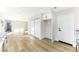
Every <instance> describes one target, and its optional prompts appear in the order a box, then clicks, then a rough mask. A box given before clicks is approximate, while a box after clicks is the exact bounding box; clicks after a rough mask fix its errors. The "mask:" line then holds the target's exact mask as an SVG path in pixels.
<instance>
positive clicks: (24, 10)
mask: <svg viewBox="0 0 79 59" xmlns="http://www.w3.org/2000/svg"><path fill="white" fill-rule="evenodd" d="M64 9H67V7H58V8H56V9H55V8H52V7H0V15H1V16H3V17H4V18H5V19H8V20H24V21H27V19H28V17H31V16H34V15H35V14H38V13H42V12H49V11H50V10H52V11H55V12H57V11H60V10H64Z"/></svg>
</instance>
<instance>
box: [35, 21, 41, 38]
mask: <svg viewBox="0 0 79 59" xmlns="http://www.w3.org/2000/svg"><path fill="white" fill-rule="evenodd" d="M34 31H35V33H34V35H35V36H36V37H37V38H39V39H41V21H40V19H37V20H35V30H34Z"/></svg>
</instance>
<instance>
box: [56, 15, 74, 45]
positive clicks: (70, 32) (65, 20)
mask: <svg viewBox="0 0 79 59" xmlns="http://www.w3.org/2000/svg"><path fill="white" fill-rule="evenodd" d="M57 21H58V39H59V40H61V41H63V42H67V43H70V44H73V42H74V15H73V14H63V15H59V16H58V18H57Z"/></svg>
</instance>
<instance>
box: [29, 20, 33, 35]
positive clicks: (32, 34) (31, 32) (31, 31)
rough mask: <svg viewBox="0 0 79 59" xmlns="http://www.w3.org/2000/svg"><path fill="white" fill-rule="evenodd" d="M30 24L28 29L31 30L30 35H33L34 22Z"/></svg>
mask: <svg viewBox="0 0 79 59" xmlns="http://www.w3.org/2000/svg"><path fill="white" fill-rule="evenodd" d="M30 24H31V25H30V26H31V27H30V28H31V29H30V31H31V34H32V35H34V21H31V23H30Z"/></svg>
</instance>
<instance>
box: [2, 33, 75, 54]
mask: <svg viewBox="0 0 79 59" xmlns="http://www.w3.org/2000/svg"><path fill="white" fill-rule="evenodd" d="M3 51H4V52H74V51H75V48H73V47H72V46H70V45H67V44H64V43H61V42H56V41H55V42H51V41H50V40H49V39H42V40H39V39H37V38H34V37H33V36H30V35H28V34H27V35H19V34H14V35H13V34H12V35H9V36H8V37H7V42H6V43H4V49H3Z"/></svg>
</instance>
